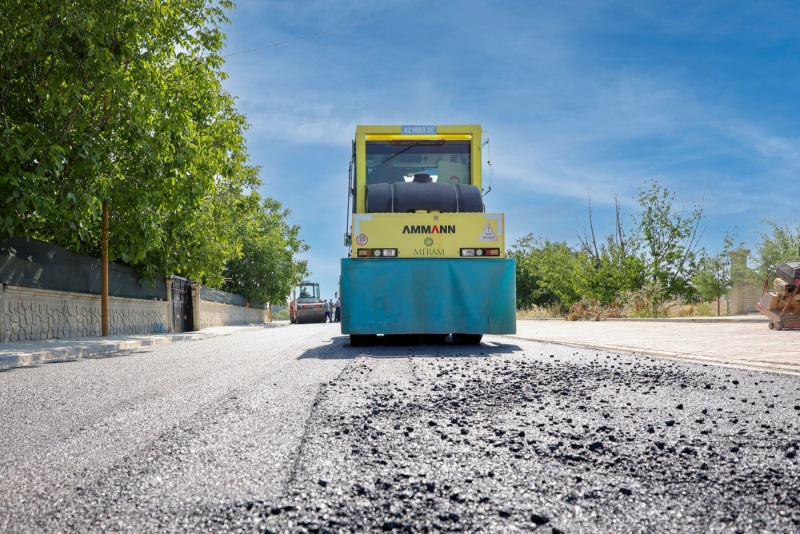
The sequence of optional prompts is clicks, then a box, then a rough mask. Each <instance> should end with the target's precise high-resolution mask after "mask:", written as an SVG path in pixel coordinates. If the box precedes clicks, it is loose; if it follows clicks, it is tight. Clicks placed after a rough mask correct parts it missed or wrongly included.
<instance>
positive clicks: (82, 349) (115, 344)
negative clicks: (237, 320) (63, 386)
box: [0, 323, 286, 372]
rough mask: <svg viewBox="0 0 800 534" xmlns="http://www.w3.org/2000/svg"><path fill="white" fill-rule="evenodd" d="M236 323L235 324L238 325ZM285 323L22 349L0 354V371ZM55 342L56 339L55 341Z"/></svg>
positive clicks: (212, 336) (225, 334)
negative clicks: (94, 344) (86, 344)
mask: <svg viewBox="0 0 800 534" xmlns="http://www.w3.org/2000/svg"><path fill="white" fill-rule="evenodd" d="M237 326H238V325H237ZM282 326H286V325H285V324H282V323H264V324H258V325H241V328H237V329H236V330H231V331H230V332H203V331H198V332H182V333H179V334H161V335H159V334H155V335H153V336H151V337H145V338H141V339H136V338H134V339H122V340H119V341H106V342H104V343H102V344H101V345H98V346H88V347H87V346H78V347H63V348H57V349H52V350H38V351H31V352H22V353H20V354H16V355H11V356H0V372H1V371H8V370H11V369H15V368H18V367H29V366H35V365H40V364H44V363H57V362H64V361H74V360H77V359H80V358H85V357H89V356H99V355H103V354H111V353H114V352H119V351H122V350H131V349H138V348H141V347H152V346H158V345H166V344H168V343H179V342H181V341H199V340H202V339H210V338H214V337H223V336H231V335H233V334H239V333H242V332H251V331H254V330H263V329H265V328H279V327H282ZM89 339H91V340H92V341H100V342H102V338H99V339H98V338H94V337H93V338H89ZM54 341H57V340H54ZM63 341H76V342H81V341H84V342H86V341H87V339H86V338H83V339H82V338H72V339H65V340H63Z"/></svg>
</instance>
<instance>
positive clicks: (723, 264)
mask: <svg viewBox="0 0 800 534" xmlns="http://www.w3.org/2000/svg"><path fill="white" fill-rule="evenodd" d="M724 243H725V245H724V247H723V249H722V251H720V252H718V253H716V254H713V255H708V254H703V255H702V257H701V258H700V262H699V268H698V270H697V271H696V272H695V274H694V275H693V276H692V285H693V286H694V287H695V289H696V290H697V292H698V293H700V296H701V297H702V298H703V299H704V300H707V301H710V300H714V299H717V315H718V316H719V315H720V298H721V297H722V295H725V294H727V293H728V291H730V289H731V283H732V282H733V276H732V272H731V256H730V251H731V249H732V248H733V238H732V237H731V236H728V235H726V236H725V238H724Z"/></svg>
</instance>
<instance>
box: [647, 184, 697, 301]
mask: <svg viewBox="0 0 800 534" xmlns="http://www.w3.org/2000/svg"><path fill="white" fill-rule="evenodd" d="M638 200H639V206H640V208H641V211H640V212H639V213H638V214H637V215H635V216H634V225H635V227H636V228H637V230H638V231H639V232H640V233H641V239H642V242H641V246H642V253H643V257H644V259H645V274H646V276H647V277H648V278H650V279H651V280H654V281H656V280H657V281H658V282H659V283H660V284H661V286H662V287H663V288H664V297H665V298H667V297H674V296H690V295H691V294H692V292H693V288H692V286H691V284H690V280H691V278H692V276H693V275H694V273H695V270H696V269H697V262H698V254H699V253H700V252H701V250H700V249H699V246H698V243H699V241H700V238H701V237H702V235H703V230H701V228H700V225H701V223H702V220H703V206H702V203H700V204H695V205H694V206H693V207H692V208H691V209H690V210H687V209H686V208H684V207H681V208H680V209H675V193H673V192H671V191H670V190H669V189H667V188H666V187H664V186H663V185H661V184H660V183H659V182H657V181H645V183H644V187H641V188H639V197H638Z"/></svg>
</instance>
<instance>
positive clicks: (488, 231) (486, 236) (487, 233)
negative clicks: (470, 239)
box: [478, 223, 497, 241]
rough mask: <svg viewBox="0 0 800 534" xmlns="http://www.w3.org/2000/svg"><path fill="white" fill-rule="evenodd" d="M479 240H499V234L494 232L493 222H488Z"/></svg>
mask: <svg viewBox="0 0 800 534" xmlns="http://www.w3.org/2000/svg"><path fill="white" fill-rule="evenodd" d="M478 241H497V234H495V233H494V230H493V229H492V224H491V223H486V227H485V228H484V229H483V232H481V235H480V237H478Z"/></svg>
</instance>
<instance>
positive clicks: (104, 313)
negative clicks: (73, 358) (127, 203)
mask: <svg viewBox="0 0 800 534" xmlns="http://www.w3.org/2000/svg"><path fill="white" fill-rule="evenodd" d="M100 247H101V250H102V252H101V254H100V329H101V335H103V336H107V335H108V201H107V200H104V201H103V225H102V233H101V235H100Z"/></svg>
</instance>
